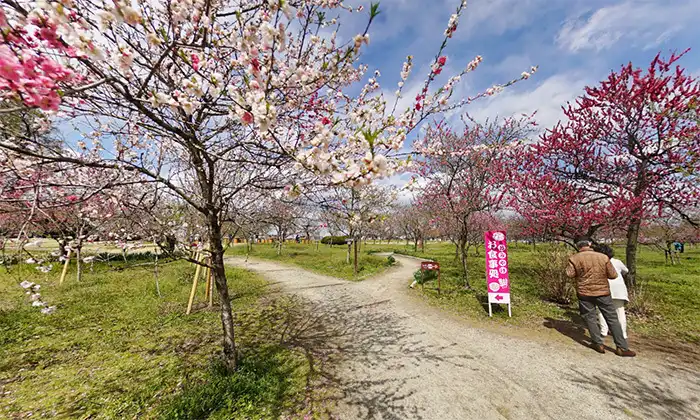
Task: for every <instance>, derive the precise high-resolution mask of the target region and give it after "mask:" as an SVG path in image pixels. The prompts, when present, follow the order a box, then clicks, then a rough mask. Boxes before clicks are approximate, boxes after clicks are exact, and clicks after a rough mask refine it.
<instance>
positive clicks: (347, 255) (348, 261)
mask: <svg viewBox="0 0 700 420" xmlns="http://www.w3.org/2000/svg"><path fill="white" fill-rule="evenodd" d="M351 246H352V244H348V252H347V254H345V264H350V247H351Z"/></svg>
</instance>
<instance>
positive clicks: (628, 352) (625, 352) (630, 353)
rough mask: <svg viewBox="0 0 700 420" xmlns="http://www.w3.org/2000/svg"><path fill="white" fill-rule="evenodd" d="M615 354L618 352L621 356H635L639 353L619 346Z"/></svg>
mask: <svg viewBox="0 0 700 420" xmlns="http://www.w3.org/2000/svg"><path fill="white" fill-rule="evenodd" d="M615 354H617V355H618V356H620V357H634V356H636V355H637V353H635V352H633V351H632V350H630V349H627V350H623V349H621V348H619V347H618V348H617V350H615Z"/></svg>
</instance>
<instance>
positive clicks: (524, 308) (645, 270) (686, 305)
mask: <svg viewBox="0 0 700 420" xmlns="http://www.w3.org/2000/svg"><path fill="white" fill-rule="evenodd" d="M542 246H543V245H539V246H538V247H542ZM365 250H366V251H395V252H398V253H403V254H407V255H414V256H418V257H421V258H429V259H434V260H436V261H438V262H440V264H441V267H442V287H443V293H442V294H440V295H438V293H437V290H436V287H437V285H436V284H435V283H434V282H433V283H430V284H427V285H426V287H425V289H423V290H421V289H420V288H418V289H417V290H416V293H420V294H422V296H423V297H424V298H425V299H426V300H427V301H428V302H430V303H431V304H434V305H438V306H440V307H444V308H445V309H449V310H451V311H454V312H457V313H460V314H464V315H467V316H469V317H473V318H477V319H486V318H488V311H487V308H486V305H485V303H486V278H485V272H484V270H485V263H484V255H483V250H482V251H480V255H479V256H476V255H475V254H474V253H473V251H471V252H470V253H469V258H470V260H469V278H470V282H471V285H472V289H473V290H471V291H467V290H464V288H463V282H462V280H461V277H460V273H461V272H460V268H459V264H458V262H457V261H455V257H454V255H455V252H454V246H453V245H452V244H451V243H445V242H443V243H439V242H431V243H427V244H426V248H425V253H422V252H421V251H420V248H419V249H418V252H414V251H413V247H412V246H405V245H404V244H399V243H392V244H381V245H376V244H372V243H371V242H370V243H368V244H367V245H366V248H365ZM616 253H617V254H618V255H621V256H624V250H623V249H622V248H617V249H616ZM536 258H537V254H536V253H535V252H533V250H532V247H531V246H526V245H524V244H518V245H513V244H511V246H510V250H509V264H510V272H511V298H512V300H513V318H510V319H509V318H508V313H507V311H506V310H503V308H500V310H496V312H495V313H494V318H495V319H496V320H497V321H498V322H502V323H506V324H513V325H524V326H532V327H541V326H543V324H546V325H547V326H552V325H553V324H554V325H556V324H557V323H556V321H561V320H565V321H576V322H577V321H578V319H579V317H578V307H577V305H576V303H575V302H574V303H573V304H571V305H558V304H554V303H551V302H546V301H544V300H543V299H542V298H541V293H540V289H539V287H538V284H537V281H536V279H535V273H534V262H535V259H536ZM623 259H624V258H623ZM638 260H639V268H638V272H639V274H638V275H639V282H640V285H641V287H642V288H643V290H644V292H645V295H646V300H647V301H646V302H645V303H646V304H647V305H648V306H649V308H650V314H648V316H646V317H644V318H639V317H634V316H631V317H629V318H630V319H629V326H628V329H629V331H630V333H631V336H632V337H634V336H642V337H647V338H654V339H664V340H669V341H682V342H688V343H695V344H700V311H698V308H700V248H698V247H695V248H693V247H686V252H685V253H684V254H682V261H681V265H676V266H670V265H666V264H665V262H664V256H663V253H660V252H656V251H652V250H650V249H648V248H644V247H642V248H641V249H640V254H639V257H638Z"/></svg>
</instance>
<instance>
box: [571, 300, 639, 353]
mask: <svg viewBox="0 0 700 420" xmlns="http://www.w3.org/2000/svg"><path fill="white" fill-rule="evenodd" d="M595 308H598V309H599V310H600V313H601V314H603V318H605V322H606V323H607V324H608V327H609V328H610V333H612V336H613V340H614V341H615V345H616V346H617V347H618V348H620V349H623V350H628V347H627V340H626V339H625V337H624V336H623V335H622V327H621V326H620V321H619V320H618V319H617V312H615V305H613V300H612V298H611V297H610V295H607V296H580V295H579V297H578V309H579V311H580V312H581V317H582V318H583V320H584V321H585V322H586V326H587V327H588V332H589V333H590V334H591V340H592V341H593V343H595V344H603V337H601V335H600V326H599V325H598V315H597V314H596V311H595Z"/></svg>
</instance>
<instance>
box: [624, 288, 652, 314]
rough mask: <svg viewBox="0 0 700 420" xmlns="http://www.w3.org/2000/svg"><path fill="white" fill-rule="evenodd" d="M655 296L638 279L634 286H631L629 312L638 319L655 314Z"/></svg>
mask: <svg viewBox="0 0 700 420" xmlns="http://www.w3.org/2000/svg"><path fill="white" fill-rule="evenodd" d="M652 301H653V296H652V295H651V294H650V293H649V292H648V291H647V289H646V286H645V285H644V283H643V282H641V281H639V280H637V284H636V285H635V287H634V288H630V301H629V304H627V309H626V310H627V313H629V314H631V315H632V316H634V317H636V318H638V319H647V318H652V317H653V316H654V309H653V303H652Z"/></svg>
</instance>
